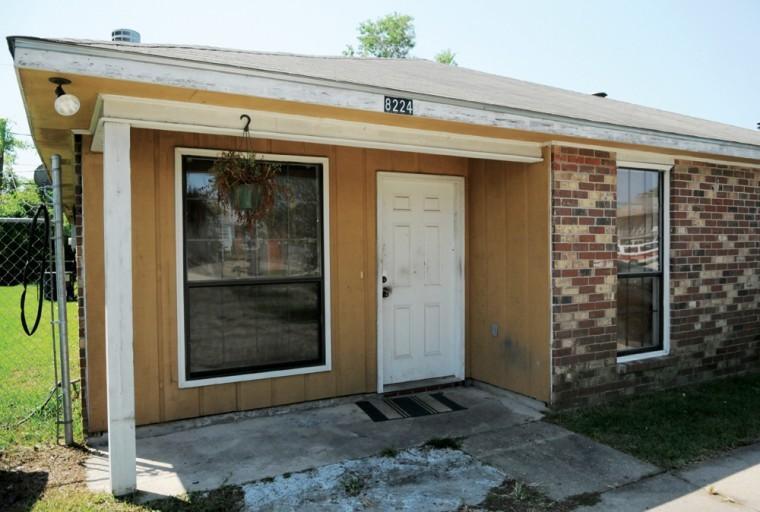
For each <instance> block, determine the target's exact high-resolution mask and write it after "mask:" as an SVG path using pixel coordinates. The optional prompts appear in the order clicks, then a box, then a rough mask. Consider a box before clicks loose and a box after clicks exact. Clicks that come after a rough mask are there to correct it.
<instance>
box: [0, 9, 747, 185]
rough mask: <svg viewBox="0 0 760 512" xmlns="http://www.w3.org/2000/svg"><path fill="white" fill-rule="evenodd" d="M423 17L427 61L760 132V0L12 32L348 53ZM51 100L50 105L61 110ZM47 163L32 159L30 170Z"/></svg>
mask: <svg viewBox="0 0 760 512" xmlns="http://www.w3.org/2000/svg"><path fill="white" fill-rule="evenodd" d="M393 11H398V12H401V13H406V14H410V15H412V16H414V18H415V27H416V30H417V47H416V48H415V50H414V52H413V54H414V56H416V57H425V58H432V56H433V55H434V54H435V53H437V52H438V51H439V50H441V49H444V48H451V49H452V50H453V51H455V52H456V54H457V61H458V62H459V64H460V66H463V67H467V68H473V69H478V70H481V71H486V72H490V73H496V74H500V75H506V76H510V77H513V78H519V79H522V80H528V81H533V82H539V83H543V84H547V85H554V86H558V87H563V88H566V89H572V90H576V91H582V92H588V93H591V92H596V91H606V92H608V93H609V95H610V97H613V98H616V99H620V100H624V101H630V102H634V103H639V104H642V105H647V106H651V107H656V108H661V109H664V110H671V111H675V112H680V113H684V114H689V115H693V116H697V117H703V118H707V119H712V120H716V121H722V122H725V123H729V124H734V125H737V126H743V127H746V128H750V129H754V128H755V125H756V123H757V122H759V121H760V36H758V28H759V27H760V0H722V1H706V0H635V1H634V0H631V1H622V0H618V1H613V0H606V1H598V0H585V1H582V0H577V1H569V0H568V1H559V0H557V1H551V0H530V1H528V0H523V1H491V2H488V1H483V0H469V1H467V2H461V1H460V2H453V1H445V0H437V1H427V0H420V1H407V2H400V1H374V2H361V1H356V0H354V1H342V0H334V1H333V0H321V1H318V2H316V1H315V2H307V1H289V0H279V1H277V2H271V1H266V2H264V1H259V0H247V1H233V0H229V1H227V0H215V1H208V0H206V1H196V0H183V1H175V0H150V1H144V0H123V1H120V2H109V1H105V0H97V1H89V0H81V1H80V0H67V1H63V2H62V1H60V0H25V1H20V0H13V1H10V2H8V3H7V5H5V6H4V8H3V15H2V17H0V34H1V35H2V36H3V37H6V36H8V35H11V34H14V35H33V36H43V37H76V38H90V39H108V38H109V37H110V31H111V30H112V29H114V28H119V27H129V28H134V29H136V30H138V31H139V32H140V33H141V34H142V38H143V42H147V43H189V44H206V45H212V46H222V47H230V48H241V49H251V50H269V51H286V52H297V53H315V54H338V53H340V52H341V51H342V50H343V48H345V46H346V44H348V43H355V36H356V26H357V25H358V24H359V23H360V22H361V21H363V20H365V19H367V18H376V17H378V16H381V15H383V14H386V13H389V12H393ZM11 62H12V61H11V57H10V54H9V53H7V52H3V56H2V57H0V98H2V99H1V100H0V117H10V118H11V119H13V120H14V121H15V122H16V131H18V132H20V133H28V131H29V129H28V126H27V124H26V118H25V115H24V109H23V105H22V103H21V98H20V95H19V92H18V85H17V83H16V78H15V74H14V72H13V68H12V65H11ZM52 99H53V98H52V91H51V102H52ZM38 163H39V160H38V159H37V156H36V153H35V152H34V151H25V152H23V153H22V154H21V155H20V157H19V159H18V164H19V165H18V171H20V172H22V173H23V174H24V175H27V176H28V175H29V174H28V173H29V171H31V170H32V169H33V168H34V167H36V165H37V164H38Z"/></svg>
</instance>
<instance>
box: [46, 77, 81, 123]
mask: <svg viewBox="0 0 760 512" xmlns="http://www.w3.org/2000/svg"><path fill="white" fill-rule="evenodd" d="M50 81H51V82H52V83H54V84H56V85H58V87H56V88H55V96H56V98H55V111H56V112H58V113H59V114H60V115H62V116H66V117H68V116H73V115H74V114H76V113H77V112H79V98H77V97H76V96H74V95H73V94H67V93H66V91H64V90H63V86H64V85H68V84H70V83H71V80H67V79H66V78H60V77H52V78H50Z"/></svg>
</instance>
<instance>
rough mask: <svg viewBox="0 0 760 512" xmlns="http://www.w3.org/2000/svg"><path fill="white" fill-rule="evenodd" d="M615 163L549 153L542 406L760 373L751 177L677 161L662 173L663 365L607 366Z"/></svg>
mask: <svg viewBox="0 0 760 512" xmlns="http://www.w3.org/2000/svg"><path fill="white" fill-rule="evenodd" d="M614 158H615V155H614V154H610V153H607V152H603V151H594V150H589V149H578V148H569V147H553V148H552V224H553V231H552V237H553V238H552V242H553V248H552V260H553V263H552V265H553V266H552V279H553V282H552V284H553V336H554V337H553V348H552V361H553V369H552V402H553V403H554V404H556V405H559V406H569V405H582V404H588V403H595V402H601V401H604V400H609V399H613V398H614V397H616V396H619V395H622V394H631V393H637V392H645V391H648V390H652V389H656V388H664V387H671V386H676V385H681V384H686V383H689V382H695V381H699V380H706V379H709V378H714V377H719V376H723V375H729V374H737V373H743V372H746V371H748V370H751V369H758V368H760V213H759V212H758V205H759V202H760V169H750V168H738V167H727V166H720V165H713V164H706V163H702V162H699V163H697V162H686V161H678V162H677V163H676V166H675V168H674V169H673V171H672V172H671V173H670V210H671V262H670V272H671V276H670V302H671V336H670V340H671V345H670V346H671V350H670V354H669V355H668V356H664V357H657V358H652V359H648V360H643V361H637V362H632V363H627V364H618V363H617V361H616V346H615V338H616V329H617V326H616V322H615V316H616V302H615V290H616V286H617V278H616V275H615V267H614V263H615V257H616V244H617V240H616V223H615V220H616V212H615V210H616V176H617V173H616V167H615V162H614Z"/></svg>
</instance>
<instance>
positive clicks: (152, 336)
mask: <svg viewBox="0 0 760 512" xmlns="http://www.w3.org/2000/svg"><path fill="white" fill-rule="evenodd" d="M240 144H241V139H239V138H234V137H222V136H211V135H197V134H188V133H174V132H165V131H153V130H138V129H133V130H132V155H131V158H132V163H133V165H132V193H133V195H132V223H133V226H134V229H135V232H134V233H133V238H132V240H133V249H132V250H133V253H132V258H133V266H134V268H133V289H134V294H135V295H134V315H135V317H134V354H135V388H136V389H135V397H136V401H135V406H136V414H137V423H138V424H149V423H157V422H163V421H171V420H177V419H182V418H191V417H196V416H203V415H209V414H218V413H224V412H230V411H241V410H248V409H255V408H260V407H269V406H275V405H282V404H288V403H295V402H302V401H305V400H316V399H320V398H328V397H335V396H342V395H350V394H356V393H365V392H374V391H375V390H376V383H377V367H376V363H377V352H376V350H377V349H376V340H375V337H376V322H377V318H376V316H377V315H376V295H375V294H376V289H375V275H376V264H377V261H376V260H377V258H376V243H375V240H376V221H377V219H376V196H377V181H376V173H377V172H378V171H398V172H404V171H406V172H419V173H429V174H446V175H456V176H465V177H466V180H467V183H466V187H467V206H466V208H467V213H466V216H467V219H468V222H467V233H466V260H467V280H466V286H467V303H468V306H467V312H466V314H467V316H466V318H467V329H466V332H467V340H466V343H467V349H466V353H467V361H466V366H467V375H468V376H470V377H473V378H475V379H478V380H482V381H485V382H488V383H491V384H494V385H497V386H501V387H504V388H507V389H512V390H515V391H518V392H520V393H524V394H527V395H530V396H534V397H537V398H540V399H547V398H548V388H549V367H548V364H549V356H548V354H549V314H550V309H549V306H550V304H549V301H550V299H549V297H550V295H549V288H548V286H549V285H548V279H549V276H548V272H549V270H548V269H549V260H548V258H549V241H548V236H549V235H548V233H549V228H548V219H549V210H548V193H549V188H548V187H549V181H548V179H549V178H548V167H546V165H548V164H543V163H542V164H534V165H526V164H513V163H504V162H491V161H482V160H468V159H465V158H458V157H449V156H436V155H426V154H416V153H404V152H394V151H385V150H374V149H361V148H349V147H342V146H341V147H338V146H326V145H318V144H309V143H297V142H284V141H273V140H256V141H255V150H256V151H259V152H263V153H280V154H291V155H310V156H322V157H327V158H329V159H330V181H329V186H330V233H331V240H329V241H325V243H329V244H330V252H331V280H332V283H331V284H332V357H333V361H332V363H333V370H332V371H330V372H324V373H316V374H310V375H302V376H292V377H281V378H276V379H267V380H259V381H250V382H241V383H234V384H223V385H216V386H207V387H202V388H191V389H180V388H179V387H178V384H177V382H178V378H177V377H178V375H177V373H178V367H177V312H176V290H177V287H176V277H175V276H176V274H175V269H176V267H175V265H176V254H175V233H176V231H175V229H176V226H175V221H174V204H175V199H176V198H175V190H174V172H175V169H174V166H175V160H174V150H175V148H177V147H196V148H204V149H242V148H241V147H240ZM84 145H85V147H89V142H88V141H85V144H84ZM102 172H103V159H102V155H100V154H94V153H90V152H89V151H88V150H86V149H85V151H84V154H83V169H82V173H83V189H84V191H83V192H84V237H85V275H86V280H87V287H88V292H87V297H86V300H87V304H86V307H87V309H86V311H87V315H86V316H87V318H86V326H87V355H88V369H87V378H88V380H89V382H88V390H89V391H88V392H89V397H88V398H89V405H88V407H89V428H90V431H91V432H93V433H94V432H98V431H103V430H105V429H106V399H105V389H106V386H105V382H106V380H105V347H104V339H105V337H104V329H103V321H104V316H103V300H104V293H103V219H102V210H103V193H102V190H103V182H102ZM105 236H108V234H107V233H106V234H105ZM494 322H498V323H499V325H500V327H501V329H502V331H501V332H500V336H501V338H493V337H492V336H491V334H490V325H491V324H492V323H494Z"/></svg>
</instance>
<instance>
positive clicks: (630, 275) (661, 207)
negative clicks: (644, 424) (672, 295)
mask: <svg viewBox="0 0 760 512" xmlns="http://www.w3.org/2000/svg"><path fill="white" fill-rule="evenodd" d="M620 169H625V170H630V171H642V172H652V173H656V174H657V203H658V204H657V207H658V208H657V211H658V213H659V215H658V217H659V219H658V224H657V242H658V249H657V259H658V265H657V267H658V270H657V271H653V270H648V271H640V272H623V273H621V272H620V271H618V269H617V258H618V257H619V250H618V252H617V254H616V255H615V259H616V264H615V271H616V275H617V280H618V282H619V281H620V280H621V279H623V280H625V279H636V278H643V277H644V278H645V277H649V278H656V279H657V280H658V282H659V287H658V288H659V297H658V301H659V302H658V309H659V311H658V313H659V314H658V319H657V320H658V321H657V331H656V334H657V340H658V343H657V345H652V346H649V347H641V348H634V349H627V350H620V349H617V357H626V356H634V355H639V354H646V353H648V352H661V351H663V350H665V313H666V312H665V287H666V285H667V283H665V274H666V273H665V265H667V264H669V262H667V261H665V257H664V256H665V253H666V250H667V249H666V247H665V214H666V212H665V209H666V208H667V204H666V203H665V174H666V173H664V172H662V171H660V170H655V169H642V168H639V167H631V166H625V167H619V168H618V171H619V170H620ZM618 175H619V172H618ZM616 188H617V185H616ZM616 212H617V210H616ZM616 220H617V214H616ZM615 224H616V225H617V221H616V223H615ZM616 303H617V300H616ZM617 314H618V309H617V307H616V312H615V316H616V319H617ZM653 334H655V333H654V332H653ZM617 341H618V340H617V334H616V335H615V344H616V345H617Z"/></svg>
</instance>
